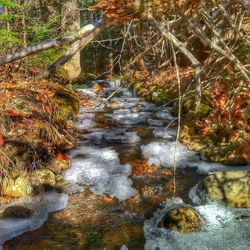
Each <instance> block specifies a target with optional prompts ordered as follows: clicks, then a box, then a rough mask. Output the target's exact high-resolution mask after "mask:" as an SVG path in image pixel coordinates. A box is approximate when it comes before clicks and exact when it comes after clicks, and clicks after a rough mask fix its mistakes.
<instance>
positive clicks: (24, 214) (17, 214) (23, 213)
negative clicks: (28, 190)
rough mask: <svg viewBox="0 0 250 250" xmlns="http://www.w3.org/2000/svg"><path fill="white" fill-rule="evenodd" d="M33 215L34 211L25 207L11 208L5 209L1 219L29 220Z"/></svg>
mask: <svg viewBox="0 0 250 250" xmlns="http://www.w3.org/2000/svg"><path fill="white" fill-rule="evenodd" d="M32 214H33V211H32V210H31V209H29V208H27V207H23V206H10V207H7V208H5V209H4V211H3V212H2V214H1V215H0V217H1V218H29V217H31V216H32Z"/></svg>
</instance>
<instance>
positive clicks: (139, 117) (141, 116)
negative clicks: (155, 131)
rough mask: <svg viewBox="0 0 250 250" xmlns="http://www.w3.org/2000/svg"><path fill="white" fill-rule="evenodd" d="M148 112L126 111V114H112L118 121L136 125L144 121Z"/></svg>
mask: <svg viewBox="0 0 250 250" xmlns="http://www.w3.org/2000/svg"><path fill="white" fill-rule="evenodd" d="M148 115H149V113H147V112H140V113H128V114H114V115H113V116H112V117H113V119H114V120H115V121H116V122H118V123H120V124H126V125H136V124H139V123H143V122H145V121H146V119H147V116H148Z"/></svg>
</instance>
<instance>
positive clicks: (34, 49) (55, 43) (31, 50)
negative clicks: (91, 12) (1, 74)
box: [0, 22, 100, 65]
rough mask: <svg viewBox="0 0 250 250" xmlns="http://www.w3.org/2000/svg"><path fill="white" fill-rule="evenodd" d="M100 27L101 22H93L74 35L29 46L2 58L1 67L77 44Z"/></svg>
mask: <svg viewBox="0 0 250 250" xmlns="http://www.w3.org/2000/svg"><path fill="white" fill-rule="evenodd" d="M99 25H100V22H93V23H91V24H88V25H86V26H84V27H82V28H81V29H79V30H78V31H77V32H74V33H72V34H69V35H65V36H62V37H58V38H55V39H52V40H48V41H45V42H42V43H39V44H36V45H32V46H28V47H27V48H24V49H22V50H20V51H17V52H14V53H12V54H8V55H6V56H0V65H3V64H6V63H10V62H13V61H16V60H19V59H22V58H24V57H27V56H29V55H33V54H36V53H38V52H41V51H43V50H47V49H51V48H55V47H61V46H63V45H70V44H72V43H73V42H75V41H77V40H79V39H82V38H83V37H85V36H87V35H89V34H90V33H91V32H92V31H94V30H95V28H96V27H98V26H99Z"/></svg>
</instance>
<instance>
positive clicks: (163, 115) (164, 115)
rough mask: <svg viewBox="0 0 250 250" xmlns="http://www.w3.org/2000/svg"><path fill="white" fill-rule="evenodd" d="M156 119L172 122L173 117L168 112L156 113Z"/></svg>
mask: <svg viewBox="0 0 250 250" xmlns="http://www.w3.org/2000/svg"><path fill="white" fill-rule="evenodd" d="M155 115H156V117H157V118H160V119H164V120H173V119H174V117H173V116H172V115H171V113H170V111H168V110H167V111H158V112H156V114H155Z"/></svg>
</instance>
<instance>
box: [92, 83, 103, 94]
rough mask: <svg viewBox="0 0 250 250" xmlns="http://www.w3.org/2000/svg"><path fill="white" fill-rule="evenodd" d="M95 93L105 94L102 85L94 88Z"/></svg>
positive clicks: (96, 85)
mask: <svg viewBox="0 0 250 250" xmlns="http://www.w3.org/2000/svg"><path fill="white" fill-rule="evenodd" d="M92 89H93V91H94V92H95V93H101V92H103V87H102V86H101V85H100V84H95V85H94V86H93V87H92Z"/></svg>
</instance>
